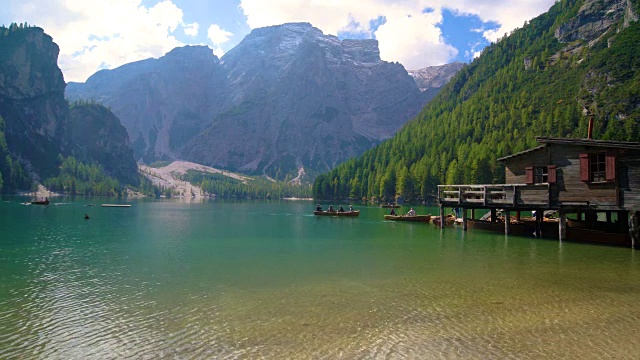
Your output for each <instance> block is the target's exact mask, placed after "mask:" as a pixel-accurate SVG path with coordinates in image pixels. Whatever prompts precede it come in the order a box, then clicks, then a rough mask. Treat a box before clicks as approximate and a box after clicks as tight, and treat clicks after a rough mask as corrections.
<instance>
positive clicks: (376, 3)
mask: <svg viewBox="0 0 640 360" xmlns="http://www.w3.org/2000/svg"><path fill="white" fill-rule="evenodd" d="M553 3H554V0H520V1H513V0H447V1H445V0H357V1H353V0H269V1H266V0H208V1H207V0H4V1H3V10H2V12H0V24H4V25H9V24H10V23H11V22H17V23H22V22H25V21H26V22H28V23H29V24H32V25H37V26H40V27H42V28H43V29H44V30H45V31H46V32H47V33H48V34H49V35H51V36H52V37H53V39H54V41H55V42H56V43H57V44H58V45H59V46H60V56H59V60H58V64H59V66H60V68H61V69H62V71H63V73H64V75H65V80H67V81H84V80H86V78H87V77H88V76H90V75H91V74H93V73H95V72H96V71H97V70H100V69H101V68H114V67H117V66H120V65H123V64H125V63H128V62H132V61H136V60H141V59H146V58H150V57H160V56H162V55H164V54H165V53H167V52H168V51H170V50H171V49H173V48H175V47H177V46H183V45H193V44H201V45H208V46H209V47H210V48H211V49H212V51H213V52H214V53H215V54H216V55H218V56H222V55H223V54H224V53H225V52H227V51H229V50H230V49H231V48H233V47H234V46H235V45H237V44H238V43H239V42H240V41H241V40H242V39H243V38H244V36H246V35H247V34H248V33H249V32H250V31H251V30H252V29H254V28H258V27H263V26H269V25H278V24H282V23H286V22H299V21H304V22H309V23H311V24H312V25H313V26H315V27H317V28H319V29H320V30H322V31H323V32H324V33H325V34H331V35H336V36H338V37H339V38H342V39H344V38H355V39H369V38H374V39H377V40H378V42H379V47H380V56H381V57H382V59H383V60H386V61H397V62H400V63H401V64H403V65H404V66H405V68H406V69H407V70H415V69H419V68H422V67H425V66H433V65H441V64H444V63H449V62H453V61H463V62H468V61H469V60H471V59H472V58H473V57H474V56H477V54H479V53H480V52H481V51H482V49H483V48H484V47H485V46H486V45H488V44H489V43H490V42H492V41H495V40H496V39H498V38H499V37H501V36H502V35H504V34H505V33H508V32H510V31H512V30H513V29H515V28H517V27H521V26H522V24H523V23H524V22H525V21H528V20H530V19H531V18H533V17H535V16H538V15H539V14H541V13H543V12H545V11H547V10H548V9H549V7H551V5H553Z"/></svg>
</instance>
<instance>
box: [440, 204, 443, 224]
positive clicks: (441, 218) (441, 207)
mask: <svg viewBox="0 0 640 360" xmlns="http://www.w3.org/2000/svg"><path fill="white" fill-rule="evenodd" d="M440 229H444V206H442V205H440Z"/></svg>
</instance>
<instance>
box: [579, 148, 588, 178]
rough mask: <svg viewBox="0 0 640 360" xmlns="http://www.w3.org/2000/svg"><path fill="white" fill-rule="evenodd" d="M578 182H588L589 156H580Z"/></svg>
mask: <svg viewBox="0 0 640 360" xmlns="http://www.w3.org/2000/svg"><path fill="white" fill-rule="evenodd" d="M580 181H586V182H588V181H589V154H580Z"/></svg>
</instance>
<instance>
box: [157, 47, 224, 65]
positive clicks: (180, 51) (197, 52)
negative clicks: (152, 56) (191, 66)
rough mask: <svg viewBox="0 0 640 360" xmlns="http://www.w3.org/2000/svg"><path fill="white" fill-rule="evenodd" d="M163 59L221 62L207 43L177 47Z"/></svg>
mask: <svg viewBox="0 0 640 360" xmlns="http://www.w3.org/2000/svg"><path fill="white" fill-rule="evenodd" d="M160 59H162V60H163V61H175V62H190V63H193V62H200V61H212V62H215V63H219V62H220V59H218V57H217V56H216V55H214V54H213V51H212V50H211V48H210V47H208V46H206V45H187V46H182V47H177V48H175V49H173V50H171V51H169V52H168V53H166V54H165V55H164V56H163V57H161V58H160Z"/></svg>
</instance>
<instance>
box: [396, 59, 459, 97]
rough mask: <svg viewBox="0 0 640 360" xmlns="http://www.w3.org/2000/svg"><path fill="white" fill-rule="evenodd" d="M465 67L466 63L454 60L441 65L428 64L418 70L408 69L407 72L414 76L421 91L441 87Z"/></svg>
mask: <svg viewBox="0 0 640 360" xmlns="http://www.w3.org/2000/svg"><path fill="white" fill-rule="evenodd" d="M463 67H464V63H462V62H453V63H451V64H444V65H440V66H427V67H425V68H422V69H418V70H408V71H407V72H408V73H409V75H411V77H413V79H414V80H415V82H416V84H417V85H418V87H419V88H420V91H423V92H424V91H429V90H432V89H440V88H441V87H443V86H444V85H445V84H446V83H448V82H449V80H451V78H452V77H453V76H454V75H455V74H456V73H458V71H459V70H460V69H462V68H463Z"/></svg>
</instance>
